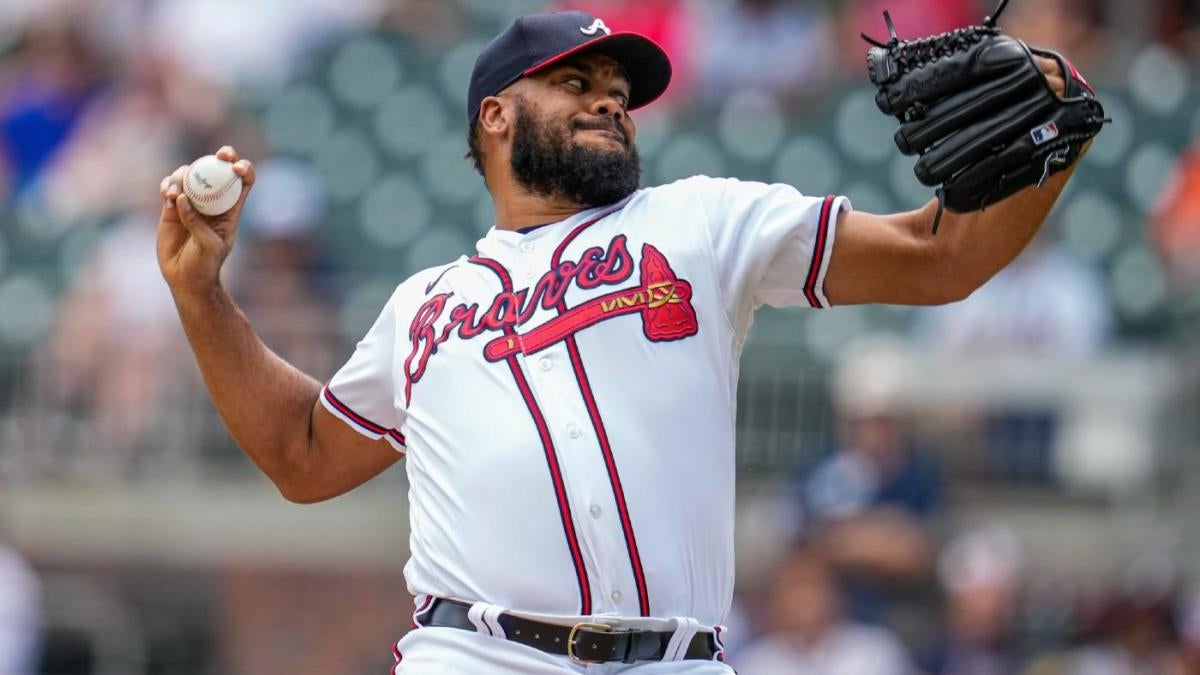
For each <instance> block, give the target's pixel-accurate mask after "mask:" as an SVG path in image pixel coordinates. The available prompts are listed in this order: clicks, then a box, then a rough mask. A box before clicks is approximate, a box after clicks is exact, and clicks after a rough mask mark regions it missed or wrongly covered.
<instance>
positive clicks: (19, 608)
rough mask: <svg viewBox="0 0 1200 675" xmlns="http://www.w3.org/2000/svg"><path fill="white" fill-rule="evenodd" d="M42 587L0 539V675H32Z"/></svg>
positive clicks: (37, 648)
mask: <svg viewBox="0 0 1200 675" xmlns="http://www.w3.org/2000/svg"><path fill="white" fill-rule="evenodd" d="M41 605H42V598H41V585H40V584H39V583H38V578H37V575H36V574H35V573H34V571H33V568H31V567H30V566H29V563H27V562H25V560H24V559H23V558H22V557H21V556H20V554H18V553H17V552H16V551H15V550H13V549H11V548H9V547H8V546H6V545H5V543H4V540H3V539H2V538H0V675H33V674H34V673H35V672H36V667H37V663H38V658H39V656H40V654H41V632H42V618H41Z"/></svg>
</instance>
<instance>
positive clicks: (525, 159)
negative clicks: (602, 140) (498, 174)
mask: <svg viewBox="0 0 1200 675" xmlns="http://www.w3.org/2000/svg"><path fill="white" fill-rule="evenodd" d="M581 128H583V127H580V126H578V124H577V123H574V124H572V125H570V126H567V125H560V124H556V123H555V122H554V121H552V120H549V119H547V118H544V117H543V118H539V117H538V116H537V115H536V114H534V112H533V111H531V110H530V109H529V107H528V106H527V105H526V102H525V101H524V100H523V99H518V100H517V123H516V127H515V129H514V131H513V144H512V156H511V157H510V159H509V164H510V166H511V168H512V172H513V176H514V177H515V178H516V180H517V182H519V183H520V184H521V185H523V186H525V187H526V188H527V189H529V190H530V191H531V192H533V193H535V194H540V195H547V196H561V197H565V198H567V199H569V200H571V202H572V203H575V204H580V205H582V206H585V207H592V206H603V205H605V204H612V203H613V202H618V201H621V200H622V199H624V198H626V197H628V196H629V195H631V194H633V191H634V190H637V189H638V185H639V184H640V183H641V180H642V164H641V159H640V158H639V157H638V153H637V148H636V147H635V146H633V145H631V144H628V141H626V149H624V150H619V149H612V150H609V149H601V148H594V147H589V146H584V145H580V144H579V143H576V142H574V141H573V140H572V139H571V136H572V135H573V132H574V131H575V130H576V129H581ZM622 133H623V130H622Z"/></svg>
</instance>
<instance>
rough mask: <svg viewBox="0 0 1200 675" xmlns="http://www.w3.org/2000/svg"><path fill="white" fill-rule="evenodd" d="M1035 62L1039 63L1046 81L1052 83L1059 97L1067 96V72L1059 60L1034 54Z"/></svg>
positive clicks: (1038, 65)
mask: <svg viewBox="0 0 1200 675" xmlns="http://www.w3.org/2000/svg"><path fill="white" fill-rule="evenodd" d="M1033 62H1034V63H1036V64H1037V67H1038V70H1040V71H1042V74H1043V75H1045V76H1046V82H1047V84H1049V85H1050V88H1051V89H1052V90H1054V93H1055V94H1057V95H1058V97H1059V98H1066V96H1067V78H1066V73H1064V72H1063V69H1062V66H1060V65H1059V64H1058V61H1055V60H1054V59H1051V58H1047V57H1045V56H1039V55H1037V54H1034V55H1033Z"/></svg>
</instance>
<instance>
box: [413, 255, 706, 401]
mask: <svg viewBox="0 0 1200 675" xmlns="http://www.w3.org/2000/svg"><path fill="white" fill-rule="evenodd" d="M634 267H635V265H634V261H633V257H632V256H631V255H630V253H629V250H628V248H627V243H626V238H625V235H619V236H617V237H614V238H613V240H612V241H611V242H609V245H608V250H604V249H602V248H600V247H598V246H593V247H592V248H589V249H587V250H586V251H584V252H583V254H582V255H581V256H580V257H579V261H578V262H572V261H563V262H561V263H559V265H558V266H557V267H555V268H553V269H551V270H550V271H548V272H546V273H545V274H543V275H542V277H541V278H540V279H539V280H538V281H537V283H536V284H534V286H533V288H532V289H529V288H522V289H521V290H518V291H509V290H505V291H502V292H500V293H499V294H497V295H496V297H495V298H493V299H492V302H491V304H490V305H488V307H487V308H486V309H483V310H481V309H480V305H479V304H478V303H474V304H470V305H467V304H462V303H460V304H457V305H455V306H453V307H451V308H450V309H449V312H448V313H447V311H446V310H447V307H448V306H449V304H450V299H451V297H452V296H453V293H438V294H436V295H432V296H430V297H429V299H428V300H426V301H425V304H423V305H421V307H420V308H419V309H418V310H417V312H416V314H415V315H414V316H413V320H412V324H411V325H410V326H409V330H408V337H409V341H410V342H411V344H412V351H411V352H409V355H408V358H407V359H406V360H405V362H404V372H405V374H406V375H407V383H406V385H405V397H406V398H407V399H408V400H410V401H411V399H412V385H413V383H415V382H418V381H420V379H421V377H422V376H424V374H425V369H426V366H427V365H428V363H429V358H430V357H431V356H433V355H434V354H436V353H437V350H438V345H441V344H442V343H444V342H446V341H447V340H449V339H450V337H451V336H452V335H455V334H457V335H458V337H459V338H460V339H463V340H470V339H472V338H475V337H478V336H479V335H481V334H483V333H485V332H502V333H503V335H502V336H498V337H496V338H494V339H492V340H491V341H489V342H488V343H487V344H486V345H485V348H484V357H485V358H487V360H489V361H500V360H502V359H505V358H508V357H510V356H513V355H515V354H517V353H522V352H523V353H525V354H532V353H534V352H537V351H540V350H542V349H545V348H546V347H548V346H550V345H551V344H554V343H555V342H558V341H559V340H562V339H564V338H565V337H568V336H570V335H572V334H574V333H575V332H577V331H579V330H582V329H583V328H586V327H588V326H591V325H594V324H596V323H599V322H600V321H604V320H607V319H611V318H614V317H617V316H622V315H624V314H630V313H634V312H641V313H642V314H643V333H644V334H645V336H646V337H647V338H648V339H650V340H652V341H655V342H662V341H666V340H678V339H681V338H684V337H688V336H690V335H695V334H696V331H697V329H698V326H697V322H696V314H695V310H694V309H693V308H692V306H691V293H692V288H691V285H690V284H689V283H688V282H687V281H684V280H682V279H677V278H676V277H675V274H674V271H673V270H671V267H670V265H669V264H668V263H667V259H666V257H665V256H663V254H662V253H660V252H659V251H658V250H657V249H655V248H654V247H653V246H651V245H649V244H646V245H644V246H643V247H642V261H641V265H640V270H641V274H640V277H641V283H640V284H639V285H638V286H633V287H629V288H624V289H621V290H618V291H614V292H611V293H608V294H605V295H601V296H599V297H596V298H593V299H591V300H589V301H587V302H585V303H584V304H582V305H579V306H578V307H575V308H573V309H570V310H567V311H565V312H562V313H560V314H559V315H558V316H556V317H554V318H552V319H549V320H547V321H546V322H544V323H543V324H542V325H540V326H537V327H535V328H533V329H532V330H530V331H528V332H527V333H525V334H523V335H522V334H518V332H517V328H518V327H519V326H521V325H523V324H525V323H526V322H527V321H529V320H530V319H531V318H532V317H533V315H534V313H535V312H536V311H537V308H538V307H539V306H540V307H542V308H543V309H547V310H551V309H554V308H555V307H557V306H558V305H559V303H560V302H561V301H562V299H563V296H564V295H565V294H566V292H567V289H568V288H569V287H570V286H571V284H575V286H577V287H578V288H580V289H583V290H591V289H595V288H598V287H600V286H612V285H616V284H620V283H622V282H624V281H626V280H628V279H629V278H630V277H631V276H632V275H633V271H634ZM443 316H447V320H446V323H445V325H444V326H442V328H441V330H440V331H439V330H438V329H437V324H438V323H439V322H440V321H441V319H442V317H443Z"/></svg>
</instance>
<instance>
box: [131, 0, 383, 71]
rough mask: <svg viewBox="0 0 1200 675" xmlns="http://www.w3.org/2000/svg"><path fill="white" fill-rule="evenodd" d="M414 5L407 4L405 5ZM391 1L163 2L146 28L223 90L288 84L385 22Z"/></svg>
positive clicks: (160, 49) (162, 49)
mask: <svg viewBox="0 0 1200 675" xmlns="http://www.w3.org/2000/svg"><path fill="white" fill-rule="evenodd" d="M405 4H406V3H405ZM384 5H385V2H384V0H356V1H355V2H346V1H345V0H258V1H257V2H242V1H241V0H208V1H207V2H203V3H196V2H187V1H186V0H160V1H159V2H154V3H152V4H151V6H150V7H149V10H150V12H149V15H148V16H147V18H146V22H145V25H144V27H143V28H144V31H145V35H146V39H147V40H149V43H150V45H151V50H152V51H153V52H154V53H155V54H157V55H159V57H160V58H163V59H165V60H167V61H168V62H169V63H172V64H173V65H174V67H176V68H180V69H182V68H187V69H189V70H191V71H192V72H193V73H194V74H195V75H196V76H197V77H199V78H200V79H202V80H207V81H208V82H210V83H212V84H215V85H218V86H220V87H222V88H227V87H231V86H233V85H235V84H236V85H254V86H263V85H269V84H274V83H279V82H282V81H283V80H284V79H285V78H286V77H288V76H289V75H292V74H293V73H294V72H295V71H296V67H297V66H298V65H299V64H301V63H302V62H303V61H304V59H305V58H306V57H307V56H309V55H311V54H312V53H314V52H315V51H316V50H317V49H319V48H320V47H321V46H323V45H325V44H328V43H329V41H331V40H333V39H336V38H338V37H341V36H343V35H345V34H347V33H349V32H351V31H352V30H354V29H356V28H361V27H363V26H366V25H368V24H370V23H372V22H374V21H375V20H376V19H378V18H379V15H380V13H381V12H382V10H383V8H384Z"/></svg>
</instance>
